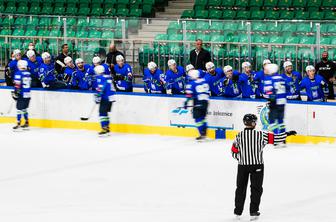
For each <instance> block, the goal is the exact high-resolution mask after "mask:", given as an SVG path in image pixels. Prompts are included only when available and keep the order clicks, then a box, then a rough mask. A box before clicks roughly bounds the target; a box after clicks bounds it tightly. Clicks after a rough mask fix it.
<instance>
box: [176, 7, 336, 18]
mask: <svg viewBox="0 0 336 222" xmlns="http://www.w3.org/2000/svg"><path fill="white" fill-rule="evenodd" d="M181 18H184V19H192V18H197V19H225V20H239V19H240V20H263V19H268V20H278V19H280V20H293V19H297V20H308V19H309V20H335V19H336V12H335V11H326V12H324V11H311V12H308V11H288V10H277V11H272V10H267V11H260V10H252V11H242V10H239V11H233V10H218V9H210V10H198V11H194V10H185V11H183V13H182V15H181Z"/></svg>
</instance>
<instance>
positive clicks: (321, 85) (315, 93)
mask: <svg viewBox="0 0 336 222" xmlns="http://www.w3.org/2000/svg"><path fill="white" fill-rule="evenodd" d="M300 89H305V90H306V94H307V100H308V101H323V100H324V98H325V97H324V94H328V91H329V90H328V84H327V83H326V81H325V80H324V78H323V77H322V76H320V75H315V78H314V79H309V77H308V76H306V77H304V78H303V79H302V81H301V84H300Z"/></svg>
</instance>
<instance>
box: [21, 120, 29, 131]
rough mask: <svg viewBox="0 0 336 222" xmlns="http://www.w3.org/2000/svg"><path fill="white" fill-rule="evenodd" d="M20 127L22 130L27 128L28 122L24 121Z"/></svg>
mask: <svg viewBox="0 0 336 222" xmlns="http://www.w3.org/2000/svg"><path fill="white" fill-rule="evenodd" d="M21 128H22V129H23V130H29V123H28V122H25V124H24V125H22V126H21Z"/></svg>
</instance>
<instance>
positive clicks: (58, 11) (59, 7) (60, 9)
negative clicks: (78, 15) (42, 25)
mask: <svg viewBox="0 0 336 222" xmlns="http://www.w3.org/2000/svg"><path fill="white" fill-rule="evenodd" d="M54 14H55V15H64V14H65V8H64V4H63V3H55V7H54Z"/></svg>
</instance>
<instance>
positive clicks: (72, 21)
mask: <svg viewBox="0 0 336 222" xmlns="http://www.w3.org/2000/svg"><path fill="white" fill-rule="evenodd" d="M66 25H67V27H74V26H76V25H77V20H76V19H75V18H71V17H68V18H66Z"/></svg>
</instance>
